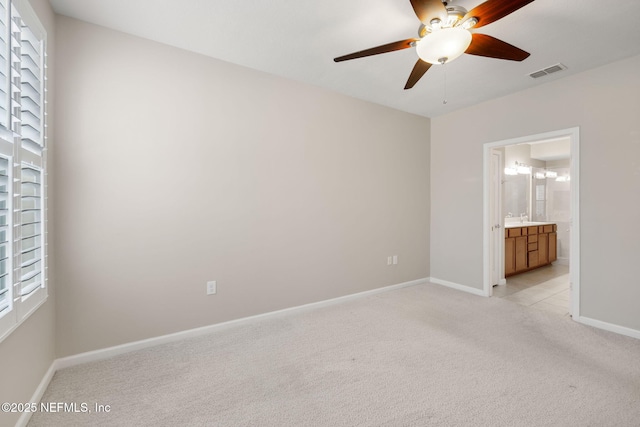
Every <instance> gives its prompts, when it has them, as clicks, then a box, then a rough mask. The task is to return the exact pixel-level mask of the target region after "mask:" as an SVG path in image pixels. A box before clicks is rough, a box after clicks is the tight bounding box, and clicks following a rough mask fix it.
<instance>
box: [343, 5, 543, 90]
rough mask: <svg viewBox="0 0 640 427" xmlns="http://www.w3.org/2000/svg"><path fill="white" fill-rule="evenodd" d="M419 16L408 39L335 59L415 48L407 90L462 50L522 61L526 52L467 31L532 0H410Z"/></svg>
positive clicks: (463, 51)
mask: <svg viewBox="0 0 640 427" xmlns="http://www.w3.org/2000/svg"><path fill="white" fill-rule="evenodd" d="M410 1H411V6H413V10H414V11H415V13H416V15H417V16H418V19H420V22H421V24H420V27H419V28H418V36H419V38H411V39H406V40H400V41H397V42H393V43H388V44H385V45H382V46H377V47H373V48H371V49H365V50H361V51H358V52H354V53H351V54H349V55H344V56H339V57H337V58H335V59H334V61H335V62H341V61H347V60H350V59H356V58H363V57H366V56H371V55H378V54H381V53H387V52H394V51H396V50H402V49H408V48H410V47H415V48H416V52H417V53H418V57H419V59H418V62H416V65H415V66H414V67H413V70H412V71H411V74H410V75H409V79H408V80H407V84H406V85H405V87H404V88H405V89H411V88H412V87H413V86H414V85H415V84H416V83H417V82H418V80H420V78H421V77H422V76H424V74H425V73H426V72H427V71H428V70H429V68H431V66H432V65H433V64H445V63H448V62H451V61H453V60H454V59H456V58H457V57H459V56H460V55H462V54H463V53H468V54H470V55H478V56H487V57H490V58H497V59H507V60H510V61H523V60H524V59H526V58H527V57H528V56H529V55H530V54H529V53H528V52H525V51H524V50H522V49H519V48H517V47H515V46H513V45H510V44H509V43H506V42H503V41H502V40H499V39H497V38H495V37H492V36H488V35H486V34H478V33H471V32H470V31H469V30H470V29H472V28H480V27H482V26H484V25H487V24H491V23H492V22H495V21H497V20H499V19H502V18H504V17H505V16H507V15H509V14H511V13H513V12H515V11H516V10H518V9H520V8H521V7H524V6H526V5H527V4H529V3H531V2H533V1H534V0H487V1H485V2H484V3H482V4H480V5H478V6H476V7H475V8H473V9H471V11H467V10H466V9H465V8H463V7H460V6H457V5H449V3H451V2H447V1H445V0H410Z"/></svg>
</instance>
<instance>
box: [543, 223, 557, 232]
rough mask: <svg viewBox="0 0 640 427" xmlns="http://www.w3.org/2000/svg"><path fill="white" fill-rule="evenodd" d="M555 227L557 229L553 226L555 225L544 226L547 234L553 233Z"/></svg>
mask: <svg viewBox="0 0 640 427" xmlns="http://www.w3.org/2000/svg"><path fill="white" fill-rule="evenodd" d="M553 227H555V225H553V224H551V225H545V226H544V232H545V233H553Z"/></svg>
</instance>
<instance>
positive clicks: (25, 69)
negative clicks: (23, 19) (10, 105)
mask: <svg viewBox="0 0 640 427" xmlns="http://www.w3.org/2000/svg"><path fill="white" fill-rule="evenodd" d="M20 35H21V40H20V41H21V45H20V48H21V49H20V55H21V57H20V107H21V111H20V114H21V116H20V121H21V126H22V127H21V131H20V136H21V137H22V147H23V148H26V149H29V150H31V151H34V152H37V153H41V152H42V143H43V138H42V133H43V132H42V110H43V108H42V100H43V98H44V97H43V96H42V92H43V84H42V82H43V78H42V76H43V73H42V63H43V62H44V61H43V59H44V57H43V54H42V52H43V43H42V41H41V40H38V39H37V38H36V36H35V35H34V34H33V32H32V31H31V30H30V29H29V27H27V26H25V25H24V23H22V27H21V31H20Z"/></svg>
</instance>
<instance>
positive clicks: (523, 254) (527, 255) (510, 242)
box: [504, 224, 557, 276]
mask: <svg viewBox="0 0 640 427" xmlns="http://www.w3.org/2000/svg"><path fill="white" fill-rule="evenodd" d="M556 245H557V233H556V225H555V224H547V225H534V226H527V227H511V228H506V229H505V240H504V275H505V276H511V275H513V274H517V273H522V272H523V271H527V270H531V269H533V268H537V267H541V266H543V265H547V264H550V263H552V262H553V261H555V260H556V259H557V248H556Z"/></svg>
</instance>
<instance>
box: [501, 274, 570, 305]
mask: <svg viewBox="0 0 640 427" xmlns="http://www.w3.org/2000/svg"><path fill="white" fill-rule="evenodd" d="M493 296H494V297H499V298H504V299H505V300H508V301H513V302H516V303H518V304H522V305H526V306H529V307H533V308H536V309H539V310H545V311H552V312H554V313H558V314H561V315H564V316H568V315H569V266H567V265H559V264H552V265H548V266H545V267H540V268H537V269H535V270H532V271H527V272H526V273H520V274H516V275H515V276H510V277H507V284H506V285H504V286H494V288H493Z"/></svg>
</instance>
